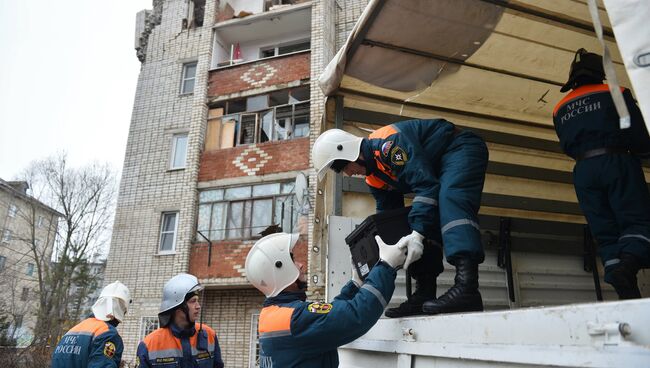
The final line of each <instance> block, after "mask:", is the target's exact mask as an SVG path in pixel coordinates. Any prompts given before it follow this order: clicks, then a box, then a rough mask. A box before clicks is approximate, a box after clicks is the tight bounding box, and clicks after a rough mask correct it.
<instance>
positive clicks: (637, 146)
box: [553, 84, 650, 158]
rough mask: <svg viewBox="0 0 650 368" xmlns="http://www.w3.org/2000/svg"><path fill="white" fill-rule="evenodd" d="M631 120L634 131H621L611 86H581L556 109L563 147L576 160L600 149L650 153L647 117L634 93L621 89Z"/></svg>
mask: <svg viewBox="0 0 650 368" xmlns="http://www.w3.org/2000/svg"><path fill="white" fill-rule="evenodd" d="M621 92H623V98H624V100H625V104H626V105H627V108H628V111H629V113H630V118H631V128H630V129H620V127H619V117H618V113H617V112H616V107H615V106H614V101H613V100H612V96H611V94H610V92H609V87H608V86H607V84H588V85H583V86H580V87H578V88H576V89H574V90H573V91H571V92H570V93H569V94H568V95H566V96H565V97H564V98H563V99H562V100H561V101H560V102H559V103H558V104H557V106H555V109H554V110H553V124H554V125H555V131H556V133H557V136H558V138H560V146H561V147H562V150H563V151H564V153H566V154H567V155H569V156H571V157H573V158H576V157H577V156H579V155H581V154H583V153H584V152H587V151H590V150H594V149H599V148H615V149H622V150H630V151H632V152H633V153H639V154H644V152H645V153H647V152H648V151H650V139H649V138H648V132H647V130H646V127H645V123H644V121H643V116H642V115H641V111H640V110H639V107H638V106H637V105H636V101H634V98H633V97H632V92H630V90H629V89H627V88H621Z"/></svg>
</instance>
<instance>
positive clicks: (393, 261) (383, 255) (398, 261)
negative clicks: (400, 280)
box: [375, 235, 406, 270]
mask: <svg viewBox="0 0 650 368" xmlns="http://www.w3.org/2000/svg"><path fill="white" fill-rule="evenodd" d="M375 241H376V242H377V245H378V246H379V259H381V260H382V261H384V262H386V263H387V264H388V265H389V266H391V267H393V268H394V269H396V270H397V269H399V268H401V267H402V265H403V264H404V261H405V260H406V246H402V247H398V246H397V244H396V245H389V244H386V243H384V241H383V240H381V238H380V237H379V235H375Z"/></svg>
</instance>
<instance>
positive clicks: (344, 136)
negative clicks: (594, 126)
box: [311, 129, 363, 180]
mask: <svg viewBox="0 0 650 368" xmlns="http://www.w3.org/2000/svg"><path fill="white" fill-rule="evenodd" d="M362 141H363V138H361V137H357V136H356V135H354V134H350V133H348V132H346V131H343V130H341V129H330V130H327V131H325V132H324V133H323V134H321V135H320V136H319V137H318V138H317V139H316V142H314V147H313V148H312V150H311V159H312V161H313V162H314V168H315V169H316V171H317V172H318V180H322V179H323V177H324V176H325V174H326V173H327V171H326V170H327V169H328V168H329V167H330V165H332V163H333V162H334V161H335V160H346V161H351V162H352V161H356V160H357V159H358V158H359V153H360V152H361V142H362Z"/></svg>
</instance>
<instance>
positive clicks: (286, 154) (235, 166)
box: [199, 138, 309, 181]
mask: <svg viewBox="0 0 650 368" xmlns="http://www.w3.org/2000/svg"><path fill="white" fill-rule="evenodd" d="M233 157H235V159H233ZM308 167H309V139H307V138H298V139H293V140H288V141H277V142H265V143H259V144H256V145H248V146H239V147H233V148H226V149H221V150H215V151H208V152H204V153H203V155H202V156H201V167H200V169H199V181H210V180H216V179H224V178H233V177H238V176H253V175H257V176H261V175H266V174H272V173H279V172H285V171H297V170H306V169H307V168H308Z"/></svg>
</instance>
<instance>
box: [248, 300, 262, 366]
mask: <svg viewBox="0 0 650 368" xmlns="http://www.w3.org/2000/svg"><path fill="white" fill-rule="evenodd" d="M259 321H260V314H259V313H253V314H252V315H251V333H250V340H249V344H248V367H249V368H259V366H260V365H259V364H258V358H259V351H260V337H259V334H258V331H259V329H258V328H257V326H258V324H259Z"/></svg>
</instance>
